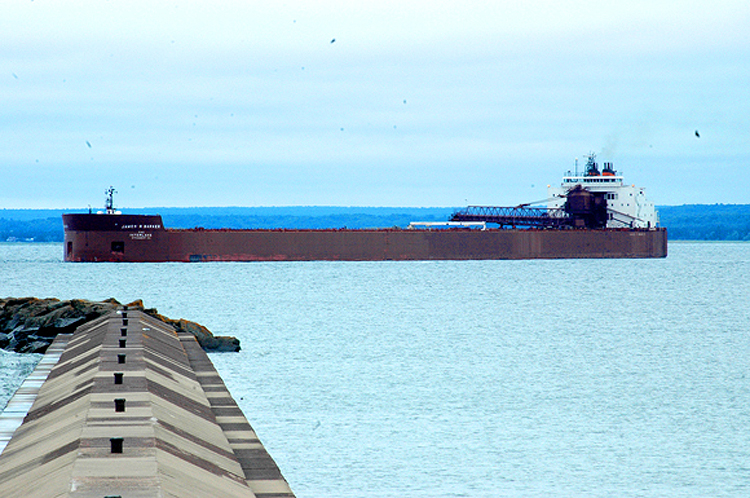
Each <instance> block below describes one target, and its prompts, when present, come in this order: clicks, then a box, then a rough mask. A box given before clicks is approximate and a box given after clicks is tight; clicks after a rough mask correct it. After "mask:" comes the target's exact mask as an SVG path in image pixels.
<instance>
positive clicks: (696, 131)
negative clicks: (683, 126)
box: [695, 130, 701, 138]
mask: <svg viewBox="0 0 750 498" xmlns="http://www.w3.org/2000/svg"><path fill="white" fill-rule="evenodd" d="M695 136H696V137H698V138H700V137H701V134H700V133H698V130H695Z"/></svg>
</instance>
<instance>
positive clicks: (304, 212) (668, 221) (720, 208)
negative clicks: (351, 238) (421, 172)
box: [0, 204, 750, 242]
mask: <svg viewBox="0 0 750 498" xmlns="http://www.w3.org/2000/svg"><path fill="white" fill-rule="evenodd" d="M658 210H659V216H660V218H661V226H664V227H667V229H668V230H669V239H670V240H750V204H711V205H706V204H691V205H683V206H659V207H658ZM453 211H455V209H454V208H388V207H376V208H373V207H335V206H296V207H258V208H240V207H228V208H145V209H138V210H134V209H131V210H129V209H123V212H125V213H131V214H135V213H141V214H161V215H162V217H163V220H164V224H165V226H167V227H170V228H194V227H203V228H344V227H347V228H378V227H406V226H407V225H408V224H409V222H411V221H444V220H447V219H448V218H450V216H451V214H452V213H453ZM81 212H84V211H81ZM62 213H63V211H62V210H60V211H56V210H48V209H46V210H33V209H21V210H10V209H6V210H0V241H10V242H12V241H22V242H31V241H33V242H62V240H63V227H62V217H61V215H62Z"/></svg>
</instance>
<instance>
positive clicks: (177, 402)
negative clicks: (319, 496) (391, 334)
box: [0, 310, 294, 498]
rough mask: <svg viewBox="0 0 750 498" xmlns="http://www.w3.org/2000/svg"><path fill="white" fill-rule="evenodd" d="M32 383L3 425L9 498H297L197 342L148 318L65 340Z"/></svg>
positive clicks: (113, 322)
mask: <svg viewBox="0 0 750 498" xmlns="http://www.w3.org/2000/svg"><path fill="white" fill-rule="evenodd" d="M50 366H51V369H50ZM30 379H31V381H30V384H28V385H26V384H24V385H22V388H21V389H19V392H18V393H17V394H16V396H14V398H13V399H12V400H11V402H10V403H9V405H8V408H9V409H10V412H7V409H6V412H7V416H5V417H4V418H3V420H2V421H0V440H1V439H2V437H3V434H2V432H3V431H4V432H6V433H9V432H11V431H13V430H14V429H15V427H14V425H15V426H17V429H15V431H14V432H13V435H12V438H10V441H8V442H7V446H6V447H5V449H4V450H2V448H0V451H2V454H0V496H2V497H4V498H10V497H28V496H34V497H40V498H41V497H62V496H69V497H97V498H102V497H109V498H116V497H121V498H145V497H210V498H218V497H259V498H293V497H294V495H293V493H292V491H291V489H290V488H289V486H288V484H287V482H286V480H285V479H284V478H283V476H282V475H281V472H280V471H279V468H278V466H277V465H276V463H275V462H274V461H273V459H272V458H271V456H270V455H269V454H268V452H267V451H266V450H265V448H264V447H263V445H262V444H261V443H260V441H259V440H258V437H257V435H256V434H255V432H254V431H253V429H252V427H251V426H250V424H249V423H248V421H247V419H246V418H245V416H244V415H243V413H242V411H241V410H240V408H239V407H238V406H237V404H236V403H235V401H234V400H233V399H232V397H231V395H230V394H229V392H228V391H227V388H226V386H225V385H224V382H223V381H222V380H221V377H220V376H219V374H218V373H217V372H216V370H215V369H214V367H213V364H212V363H211V361H210V360H209V358H208V356H207V355H206V353H205V352H204V351H203V350H202V349H201V348H200V346H199V345H198V343H197V342H196V340H195V338H194V337H193V336H192V335H190V334H177V333H176V332H175V331H174V330H173V329H172V328H171V327H170V326H169V325H167V324H165V323H163V322H161V321H159V320H156V319H154V318H152V317H150V316H148V315H146V314H143V313H141V312H138V311H132V310H131V311H128V310H122V311H117V312H112V313H110V314H108V315H106V316H104V317H102V318H100V319H98V320H95V321H92V322H89V323H87V324H85V325H83V326H81V327H79V328H78V329H77V330H76V331H75V333H74V334H72V335H70V334H69V335H66V336H60V337H58V339H56V341H55V343H53V346H51V347H50V349H49V352H48V353H47V355H45V357H44V359H43V360H42V361H41V362H40V364H39V366H38V367H37V371H35V372H34V373H33V374H32V375H31V376H30ZM40 384H41V385H40ZM24 386H25V387H24ZM37 390H38V392H37ZM35 392H36V394H35ZM26 410H28V412H26ZM22 417H23V423H22V424H20V426H18V423H17V422H18V421H20V419H21V418H22ZM6 435H7V434H6ZM6 440H7V437H6Z"/></svg>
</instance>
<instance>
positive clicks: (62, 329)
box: [0, 297, 240, 353]
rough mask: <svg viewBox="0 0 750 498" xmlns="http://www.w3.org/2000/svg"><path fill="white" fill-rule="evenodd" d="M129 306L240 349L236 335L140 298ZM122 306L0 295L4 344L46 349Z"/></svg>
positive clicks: (213, 346) (216, 347)
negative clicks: (175, 315)
mask: <svg viewBox="0 0 750 498" xmlns="http://www.w3.org/2000/svg"><path fill="white" fill-rule="evenodd" d="M127 307H128V309H132V310H139V311H143V312H144V313H147V314H149V315H151V316H153V317H155V318H157V319H159V320H161V321H163V322H164V323H168V324H170V325H171V326H172V327H174V329H175V330H176V331H178V332H188V333H191V334H193V335H194V336H195V338H196V339H197V340H198V343H199V344H200V345H201V347H202V348H203V349H205V350H206V351H210V352H225V351H232V352H233V351H239V350H240V341H239V339H237V338H236V337H226V336H214V335H213V334H212V333H211V331H210V330H208V329H207V328H206V327H204V326H203V325H200V324H198V323H195V322H191V321H189V320H185V319H182V318H180V319H179V320H174V319H172V318H167V317H165V316H162V315H160V314H159V312H158V311H157V310H156V309H155V308H145V306H144V305H143V301H142V300H140V299H138V300H136V301H133V302H132V303H128V304H127ZM121 308H122V304H120V303H119V302H118V301H117V300H116V299H114V298H110V299H106V300H104V301H88V300H85V299H71V300H68V301H61V300H59V299H56V298H44V299H40V298H36V297H24V298H6V299H0V348H1V349H5V350H8V351H15V352H18V353H44V352H45V351H46V350H47V348H48V347H49V345H50V344H51V343H52V341H53V340H54V338H55V337H56V336H57V334H61V333H71V332H73V331H74V330H75V329H76V328H78V327H79V326H80V325H82V324H84V323H86V322H89V321H91V320H95V319H97V318H99V317H100V316H103V315H105V314H107V313H109V312H110V311H112V310H115V309H121Z"/></svg>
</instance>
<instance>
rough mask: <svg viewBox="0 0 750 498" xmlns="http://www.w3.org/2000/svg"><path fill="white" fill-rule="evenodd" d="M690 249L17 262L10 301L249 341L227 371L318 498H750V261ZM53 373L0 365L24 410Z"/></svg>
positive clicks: (729, 246) (705, 248)
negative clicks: (25, 393)
mask: <svg viewBox="0 0 750 498" xmlns="http://www.w3.org/2000/svg"><path fill="white" fill-rule="evenodd" d="M669 250H670V255H669V257H668V258H666V259H659V260H561V261H470V262H449V261H440V262H361V263H360V262H343V263H337V262H300V263H294V262H286V263H205V264H204V263H201V264H181V263H164V264H112V263H102V264H83V263H81V264H70V263H63V262H62V260H61V259H62V257H61V255H62V246H61V245H59V244H50V245H35V244H32V245H29V244H0V295H1V296H3V297H7V296H14V297H19V296H36V297H58V298H61V299H70V298H85V299H92V300H101V299H105V298H109V297H114V298H116V299H118V300H119V301H120V302H123V303H126V302H128V301H132V300H135V299H143V300H144V303H145V304H146V306H147V307H156V308H158V310H159V312H161V313H163V314H165V315H167V316H169V317H172V318H180V317H182V318H187V319H189V320H194V321H197V322H199V323H201V324H204V325H206V326H207V327H208V328H209V329H211V330H212V331H213V332H214V334H217V335H235V336H237V337H239V338H240V339H241V341H242V351H241V352H240V353H238V354H231V353H226V354H212V355H211V359H212V360H213V361H214V363H215V365H216V366H217V368H218V370H219V372H220V373H221V375H222V376H223V378H224V380H225V382H226V383H227V386H228V387H229V389H230V391H231V392H232V394H233V395H234V397H235V398H236V399H237V401H238V403H239V405H240V406H241V408H242V410H243V411H244V412H245V415H246V416H247V418H248V420H249V421H250V423H251V424H252V425H253V426H254V428H255V429H256V430H257V432H258V434H259V436H260V438H261V440H262V441H263V443H264V444H265V446H266V447H267V448H268V450H269V452H270V453H271V455H272V456H273V457H274V458H275V459H276V461H277V463H278V464H279V467H280V468H281V470H282V473H283V474H284V476H285V477H286V478H287V480H288V481H289V483H290V485H291V487H292V489H293V490H294V491H295V493H296V494H297V496H298V497H300V498H306V497H310V498H312V497H376V496H377V497H391V496H394V497H395V496H403V495H405V494H406V495H409V496H420V497H459V496H466V497H495V496H497V497H504V496H512V497H515V496H522V497H541V496H571V497H573V496H575V497H608V496H620V497H661V496H690V497H705V496H712V497H721V496H738V497H739V496H748V495H750V334H748V328H749V327H748V324H749V323H750V311H749V304H750V299H749V297H748V296H750V283H749V282H750V243H671V244H670V248H669ZM33 361H34V359H33V358H29V357H19V355H13V354H8V353H6V354H2V355H0V362H3V366H2V377H0V381H2V382H3V395H4V396H5V398H6V399H7V395H8V392H9V391H12V389H13V388H14V387H13V386H14V385H15V384H14V382H15V383H20V380H21V375H22V374H23V373H24V372H28V368H29V365H30V364H32V363H33ZM4 402H5V399H1V400H0V406H2V405H3V404H4Z"/></svg>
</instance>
